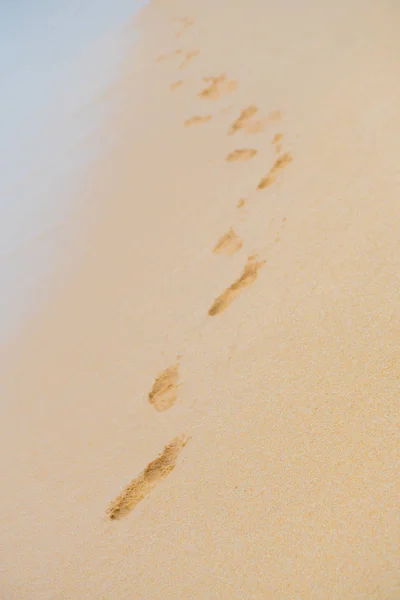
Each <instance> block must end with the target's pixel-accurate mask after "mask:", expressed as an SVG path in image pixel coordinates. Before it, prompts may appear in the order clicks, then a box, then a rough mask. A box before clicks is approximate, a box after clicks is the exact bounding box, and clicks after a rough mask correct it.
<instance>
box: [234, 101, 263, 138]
mask: <svg viewBox="0 0 400 600" xmlns="http://www.w3.org/2000/svg"><path fill="white" fill-rule="evenodd" d="M257 111H258V108H257V106H255V105H254V104H251V105H250V106H248V107H247V108H244V109H243V110H242V111H241V112H240V115H239V116H238V118H237V119H235V120H234V121H233V123H232V125H231V127H230V129H229V131H228V135H233V134H234V133H236V132H237V131H240V129H243V128H244V127H245V125H246V124H247V122H248V121H249V119H251V117H253V116H254V115H255V114H256V112H257Z"/></svg>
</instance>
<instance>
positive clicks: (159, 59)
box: [156, 49, 183, 62]
mask: <svg viewBox="0 0 400 600" xmlns="http://www.w3.org/2000/svg"><path fill="white" fill-rule="evenodd" d="M182 53H183V50H180V49H179V50H173V51H172V52H169V53H168V54H162V55H161V56H158V57H157V58H156V62H163V61H164V60H168V59H169V58H172V57H174V56H179V55H180V54H182Z"/></svg>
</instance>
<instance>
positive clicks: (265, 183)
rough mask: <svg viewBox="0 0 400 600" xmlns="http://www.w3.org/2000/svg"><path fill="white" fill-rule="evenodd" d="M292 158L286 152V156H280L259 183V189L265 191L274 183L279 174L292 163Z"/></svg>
mask: <svg viewBox="0 0 400 600" xmlns="http://www.w3.org/2000/svg"><path fill="white" fill-rule="evenodd" d="M292 160H293V159H292V156H291V155H290V154H289V153H288V152H286V153H285V154H281V156H278V158H277V159H276V161H275V162H274V164H273V165H272V167H271V168H270V170H269V171H268V173H267V175H266V176H265V177H263V178H262V179H261V181H260V182H259V184H258V186H257V189H258V190H264V189H265V188H267V187H269V186H270V185H272V184H273V183H274V181H275V180H276V178H277V175H278V172H279V171H281V170H282V169H284V168H285V167H287V165H288V164H290V163H291V162H292Z"/></svg>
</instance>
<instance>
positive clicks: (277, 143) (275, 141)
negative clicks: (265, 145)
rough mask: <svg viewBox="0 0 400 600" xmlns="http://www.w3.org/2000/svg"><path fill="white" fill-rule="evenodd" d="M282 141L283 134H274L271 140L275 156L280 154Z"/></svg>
mask: <svg viewBox="0 0 400 600" xmlns="http://www.w3.org/2000/svg"><path fill="white" fill-rule="evenodd" d="M282 139H283V133H276V134H275V135H274V137H273V138H272V145H273V146H275V152H276V154H280V153H281V150H282V146H281V143H280V142H281V140H282Z"/></svg>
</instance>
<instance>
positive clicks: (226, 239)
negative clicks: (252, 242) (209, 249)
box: [213, 228, 243, 256]
mask: <svg viewBox="0 0 400 600" xmlns="http://www.w3.org/2000/svg"><path fill="white" fill-rule="evenodd" d="M242 246H243V242H242V240H241V239H240V237H239V236H238V235H236V233H235V232H234V231H233V229H232V228H231V229H229V231H228V232H227V233H225V235H223V236H222V237H221V239H220V240H219V241H218V242H217V244H216V245H215V247H214V249H213V252H214V254H226V255H228V256H230V255H231V254H234V253H235V252H238V251H239V250H240V249H241V247H242Z"/></svg>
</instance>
